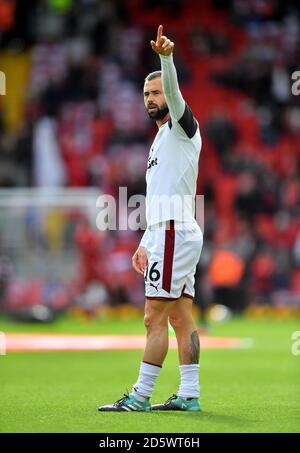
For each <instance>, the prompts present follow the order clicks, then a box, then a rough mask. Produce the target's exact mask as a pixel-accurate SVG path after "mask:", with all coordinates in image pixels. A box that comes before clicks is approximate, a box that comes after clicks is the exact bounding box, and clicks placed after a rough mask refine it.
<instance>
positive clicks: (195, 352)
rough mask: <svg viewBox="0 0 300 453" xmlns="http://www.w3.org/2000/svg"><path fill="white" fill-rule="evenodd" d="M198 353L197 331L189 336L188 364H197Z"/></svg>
mask: <svg viewBox="0 0 300 453" xmlns="http://www.w3.org/2000/svg"><path fill="white" fill-rule="evenodd" d="M199 353H200V343H199V336H198V332H197V330H195V331H194V332H192V334H191V353H190V362H191V364H192V363H199Z"/></svg>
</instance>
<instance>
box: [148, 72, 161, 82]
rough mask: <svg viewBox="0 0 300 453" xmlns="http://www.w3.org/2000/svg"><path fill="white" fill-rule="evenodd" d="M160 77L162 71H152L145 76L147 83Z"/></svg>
mask: <svg viewBox="0 0 300 453" xmlns="http://www.w3.org/2000/svg"><path fill="white" fill-rule="evenodd" d="M158 77H161V71H154V72H150V74H148V75H147V77H145V83H146V82H150V80H154V79H157V78H158Z"/></svg>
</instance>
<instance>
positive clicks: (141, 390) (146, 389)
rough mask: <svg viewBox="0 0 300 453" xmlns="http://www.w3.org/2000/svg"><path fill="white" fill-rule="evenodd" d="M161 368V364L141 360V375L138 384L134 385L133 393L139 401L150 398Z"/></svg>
mask: <svg viewBox="0 0 300 453" xmlns="http://www.w3.org/2000/svg"><path fill="white" fill-rule="evenodd" d="M160 370H161V367H159V366H156V365H150V364H149V363H145V362H141V366H140V372H139V377H138V380H137V382H136V384H134V385H133V387H132V393H131V394H132V395H134V396H135V398H136V399H137V400H138V401H145V400H146V399H148V398H150V396H151V394H152V392H153V389H154V384H155V381H156V379H157V377H158V375H159V373H160Z"/></svg>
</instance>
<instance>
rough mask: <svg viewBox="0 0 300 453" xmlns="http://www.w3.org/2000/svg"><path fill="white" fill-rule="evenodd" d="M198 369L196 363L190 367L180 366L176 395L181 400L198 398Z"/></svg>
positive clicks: (198, 366)
mask: <svg viewBox="0 0 300 453" xmlns="http://www.w3.org/2000/svg"><path fill="white" fill-rule="evenodd" d="M199 368H200V365H198V363H192V364H191V365H181V366H179V370H180V386H179V390H178V393H177V395H178V396H181V397H182V398H199V396H200V385H199Z"/></svg>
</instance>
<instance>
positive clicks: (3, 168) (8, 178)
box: [0, 0, 300, 310]
mask: <svg viewBox="0 0 300 453" xmlns="http://www.w3.org/2000/svg"><path fill="white" fill-rule="evenodd" d="M160 23H163V24H164V26H165V30H166V33H168V35H170V36H171V37H172V39H174V41H175V44H176V53H175V62H176V66H177V69H178V75H179V81H180V85H181V88H182V92H183V94H184V96H185V97H186V100H187V101H188V103H189V104H190V106H191V107H192V109H193V111H194V114H195V116H196V117H197V118H198V120H199V123H200V129H201V131H202V138H203V149H202V153H201V157H200V166H199V180H198V193H199V194H204V195H205V235H204V236H205V244H204V249H203V252H202V257H201V261H200V263H199V266H198V269H197V279H196V289H197V291H196V295H197V297H196V300H197V302H198V303H199V304H200V305H202V306H205V305H207V304H209V303H211V302H218V303H221V304H225V305H228V306H229V307H231V308H233V309H236V310H241V309H243V308H244V307H246V306H247V305H248V304H251V303H261V304H266V303H270V304H273V305H288V306H294V307H299V306H300V95H299V96H295V95H293V94H292V90H291V87H292V83H293V81H292V79H291V75H292V73H293V72H294V71H296V70H300V63H299V62H300V8H299V3H298V2H297V1H296V0H294V1H291V0H285V1H281V0H231V1H225V0H214V1H213V0H201V1H195V0H159V1H156V0H41V1H38V0H32V1H30V2H24V1H21V0H20V1H18V0H0V69H1V70H2V71H4V72H5V74H6V79H7V95H6V96H1V97H0V134H1V135H0V187H1V188H15V187H52V188H53V187H64V186H66V187H77V188H78V187H89V186H93V187H97V188H99V189H100V190H101V191H102V192H103V193H107V194H111V195H114V196H116V197H117V195H118V189H119V187H120V186H126V187H127V188H128V196H130V195H132V194H136V193H144V192H145V182H144V178H145V168H146V161H147V155H148V150H149V145H150V143H151V141H152V139H153V137H154V135H155V133H156V129H155V124H152V123H151V122H150V121H149V119H148V117H147V115H146V113H145V111H144V107H143V98H142V87H143V80H144V77H145V75H146V74H147V73H148V72H151V71H153V70H156V69H158V64H159V61H158V58H157V57H156V56H155V55H154V54H153V52H152V50H151V47H150V45H149V41H150V39H151V38H153V36H154V34H155V31H156V28H157V25H158V24H160ZM297 63H298V67H297ZM75 217H76V216H75ZM70 222H71V223H72V225H73V226H74V224H75V226H74V228H69V231H72V237H71V239H70V237H69V238H68V240H69V241H70V240H71V241H73V242H74V244H75V246H76V248H77V250H78V257H79V262H80V267H79V270H78V275H77V276H76V278H75V280H76V281H75V282H74V283H73V284H72V288H71V290H70V288H68V289H67V290H65V291H63V290H62V288H61V287H59V288H60V290H59V291H56V292H55V291H54V293H55V296H53V297H52V298H51V297H50V296H49V298H48V299H49V304H50V305H51V304H52V305H53V306H54V307H56V308H62V307H64V306H67V305H68V304H69V302H70V300H77V303H80V300H81V299H80V297H82V295H83V294H85V295H87V294H89V296H86V298H85V301H86V303H87V304H88V302H87V301H88V300H89V299H90V300H91V301H92V306H93V307H94V305H93V304H94V302H93V301H96V305H97V300H100V299H101V300H102V301H103V300H104V301H106V302H109V303H110V304H112V305H117V304H120V303H126V302H130V303H133V304H134V305H137V306H138V305H141V304H142V303H143V282H142V281H141V279H140V277H139V276H138V275H136V274H135V273H134V272H133V271H132V270H131V255H132V253H133V252H134V250H135V248H136V247H137V245H138V242H139V238H140V236H141V232H132V231H127V232H124V231H115V232H111V233H109V235H104V234H102V233H100V232H99V231H97V230H95V229H93V228H92V227H91V226H89V225H88V223H87V222H85V219H83V218H82V217H81V216H78V218H75V220H74V215H73V216H72V215H70V216H66V218H64V220H63V222H62V226H61V228H62V230H64V231H65V230H66V229H67V227H68V225H70ZM74 222H75V223H74ZM54 223H55V222H54ZM56 227H57V226H56ZM70 234H71V233H70ZM0 239H1V238H0ZM0 246H1V249H2V251H1V249H0V297H1V298H2V303H3V304H5V305H6V307H9V306H10V307H13V306H16V305H18V303H19V304H21V305H22V303H25V302H24V287H23V288H22V291H21V292H23V296H22V298H21V300H20V295H19V296H18V297H19V299H18V297H17V296H16V294H17V293H18V291H17V290H16V288H15V289H13V288H14V280H15V279H16V277H14V271H13V266H12V263H11V262H10V257H9V254H7V253H6V250H5V244H3V241H2V243H1V241H0ZM49 247H50V248H51V244H50V245H49ZM27 291H28V293H27V300H29V301H30V302H29V303H32V300H35V301H36V302H38V301H39V300H41V299H42V300H45V299H47V297H46V296H45V290H43V289H42V288H41V286H39V285H36V284H35V285H31V286H29V287H27ZM43 291H44V292H43ZM19 293H20V290H19ZM19 293H18V294H19ZM46 293H47V291H46ZM48 293H49V294H54V293H53V291H52V292H51V290H50V289H49V291H48ZM48 293H47V294H48ZM48 299H47V300H48ZM18 301H19V302H18ZM78 301H79V302H78ZM27 303H28V302H27Z"/></svg>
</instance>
